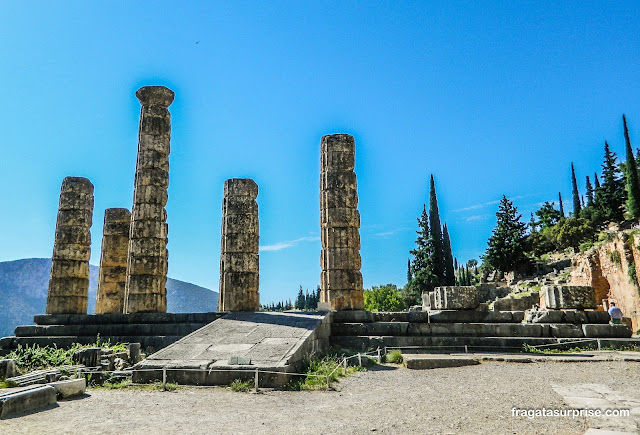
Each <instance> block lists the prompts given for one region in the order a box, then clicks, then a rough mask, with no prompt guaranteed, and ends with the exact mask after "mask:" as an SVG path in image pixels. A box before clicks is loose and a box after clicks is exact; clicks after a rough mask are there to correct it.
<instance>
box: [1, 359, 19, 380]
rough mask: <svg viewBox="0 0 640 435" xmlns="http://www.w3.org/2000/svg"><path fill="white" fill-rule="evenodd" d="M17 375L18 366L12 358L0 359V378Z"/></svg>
mask: <svg viewBox="0 0 640 435" xmlns="http://www.w3.org/2000/svg"><path fill="white" fill-rule="evenodd" d="M14 376H18V366H17V365H16V360H14V359H0V379H5V378H12V377H14Z"/></svg>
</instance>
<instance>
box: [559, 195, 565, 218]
mask: <svg viewBox="0 0 640 435" xmlns="http://www.w3.org/2000/svg"><path fill="white" fill-rule="evenodd" d="M558 201H559V202H560V215H561V216H560V217H561V218H563V217H564V206H563V205H562V193H560V192H558Z"/></svg>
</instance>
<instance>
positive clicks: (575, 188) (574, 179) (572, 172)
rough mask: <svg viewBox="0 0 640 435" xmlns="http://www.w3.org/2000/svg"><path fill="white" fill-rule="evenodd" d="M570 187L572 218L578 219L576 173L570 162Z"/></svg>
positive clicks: (578, 200)
mask: <svg viewBox="0 0 640 435" xmlns="http://www.w3.org/2000/svg"><path fill="white" fill-rule="evenodd" d="M571 185H572V186H573V191H572V194H573V217H575V218H578V217H580V210H581V208H582V207H580V194H579V193H578V182H577V181H576V171H575V169H574V168H573V162H571Z"/></svg>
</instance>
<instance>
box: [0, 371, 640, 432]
mask: <svg viewBox="0 0 640 435" xmlns="http://www.w3.org/2000/svg"><path fill="white" fill-rule="evenodd" d="M593 383H598V384H605V385H606V386H607V387H609V388H610V389H612V390H614V391H616V392H617V393H618V394H619V395H620V396H621V397H624V398H625V400H628V401H630V403H631V402H635V404H637V405H638V406H640V363H633V362H591V363H552V362H546V363H532V364H518V363H499V362H486V363H483V364H480V365H477V366H468V367H458V368H447V369H433V370H407V369H404V368H397V367H395V366H380V367H378V368H376V369H373V370H370V371H368V372H363V373H358V374H356V375H354V376H351V377H349V378H346V379H342V380H341V382H339V383H338V384H336V385H335V390H334V391H315V392H289V391H264V392H261V393H258V394H256V393H234V392H232V391H231V390H229V389H227V388H193V387H184V388H181V389H179V390H178V391H174V392H161V391H141V390H136V389H128V390H100V389H98V390H96V389H91V390H88V395H87V396H85V397H84V398H80V399H76V400H70V401H64V402H60V403H59V406H58V407H55V408H53V409H48V410H45V411H41V412H37V413H34V414H29V415H24V416H20V417H16V418H12V419H7V420H0V433H2V434H30V435H31V434H45V433H56V434H87V433H89V434H91V433H96V434H98V433H99V434H103V433H104V434H118V435H122V434H160V433H162V434H213V433H228V434H265V433H266V434H306V433H321V434H365V433H367V434H372V433H376V434H377V433H384V434H387V433H388V434H398V433H419V434H425V433H428V434H431V433H433V434H458V433H462V434H565V435H570V434H583V433H584V432H585V430H586V429H587V428H588V427H590V426H591V427H593V422H589V421H588V420H587V419H586V418H584V417H581V418H576V419H571V418H570V417H569V418H566V417H548V418H535V419H529V418H526V417H524V418H523V417H512V411H511V409H512V407H514V406H515V407H518V408H542V407H545V408H567V407H568V405H567V404H566V402H565V401H564V399H563V397H562V396H560V395H559V394H557V393H556V392H554V390H553V388H552V385H561V386H571V385H578V384H593ZM639 410H640V409H639ZM621 418H623V417H621ZM626 418H630V419H639V420H638V421H640V416H638V415H636V416H635V417H634V416H632V417H626ZM589 423H591V425H590V424H589ZM638 430H639V432H640V426H638Z"/></svg>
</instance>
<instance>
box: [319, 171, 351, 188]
mask: <svg viewBox="0 0 640 435" xmlns="http://www.w3.org/2000/svg"><path fill="white" fill-rule="evenodd" d="M320 178H321V188H322V191H323V192H325V193H327V192H331V191H332V190H334V189H335V190H342V191H348V190H357V188H358V182H357V181H356V174H355V172H353V171H350V172H322V173H321V174H320Z"/></svg>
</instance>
